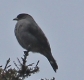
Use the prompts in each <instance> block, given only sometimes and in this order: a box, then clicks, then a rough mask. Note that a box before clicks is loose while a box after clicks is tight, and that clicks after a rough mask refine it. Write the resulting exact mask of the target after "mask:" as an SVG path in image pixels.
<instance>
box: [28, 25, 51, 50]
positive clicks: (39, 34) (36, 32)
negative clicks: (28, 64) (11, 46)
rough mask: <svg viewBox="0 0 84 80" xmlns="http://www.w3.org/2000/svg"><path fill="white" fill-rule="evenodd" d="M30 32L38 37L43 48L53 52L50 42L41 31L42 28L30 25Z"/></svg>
mask: <svg viewBox="0 0 84 80" xmlns="http://www.w3.org/2000/svg"><path fill="white" fill-rule="evenodd" d="M28 31H29V32H30V33H31V34H32V35H33V36H35V37H36V39H37V40H38V41H39V43H40V44H41V45H42V47H44V48H46V49H47V50H49V51H51V49H50V45H49V42H48V40H47V38H46V36H45V34H44V33H43V31H42V30H41V28H40V27H39V26H38V25H37V24H36V25H35V24H33V25H32V24H30V27H29V28H28Z"/></svg>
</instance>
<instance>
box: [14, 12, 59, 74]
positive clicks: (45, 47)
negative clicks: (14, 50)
mask: <svg viewBox="0 0 84 80" xmlns="http://www.w3.org/2000/svg"><path fill="white" fill-rule="evenodd" d="M13 20H15V21H17V23H16V25H15V29H14V33H15V36H16V39H17V41H18V43H19V44H20V45H21V46H22V47H23V48H24V49H26V50H27V51H28V49H29V51H31V52H33V53H40V54H42V55H43V56H45V57H46V58H47V59H48V61H49V63H50V64H51V66H52V68H53V70H54V71H55V72H56V71H57V69H58V65H57V63H56V60H55V59H54V57H53V55H52V52H51V48H50V44H49V41H48V39H47V37H46V36H45V34H44V32H43V31H42V29H41V28H40V27H39V25H38V24H37V23H36V21H35V20H34V18H33V17H32V16H31V15H30V14H27V13H20V14H18V15H17V17H16V18H14V19H13Z"/></svg>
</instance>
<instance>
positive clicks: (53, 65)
mask: <svg viewBox="0 0 84 80" xmlns="http://www.w3.org/2000/svg"><path fill="white" fill-rule="evenodd" d="M46 57H47V59H48V61H49V62H50V64H51V66H52V68H53V70H54V71H55V72H56V70H57V69H58V65H57V63H56V61H55V59H54V58H53V56H52V55H47V56H46Z"/></svg>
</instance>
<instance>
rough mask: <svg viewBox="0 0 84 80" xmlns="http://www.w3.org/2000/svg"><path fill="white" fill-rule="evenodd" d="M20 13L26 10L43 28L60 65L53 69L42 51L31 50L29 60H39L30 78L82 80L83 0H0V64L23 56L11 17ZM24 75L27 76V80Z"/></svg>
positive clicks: (36, 79) (83, 54) (83, 72)
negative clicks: (36, 69) (34, 72)
mask: <svg viewBox="0 0 84 80" xmlns="http://www.w3.org/2000/svg"><path fill="white" fill-rule="evenodd" d="M20 13H28V14H30V15H32V16H33V18H34V19H35V21H36V22H37V23H38V25H39V26H40V27H41V29H42V30H43V31H44V33H45V35H46V37H47V38H48V40H49V43H50V46H51V49H52V54H53V56H54V58H55V59H56V61H57V63H58V66H59V69H58V70H57V73H55V72H54V71H53V69H52V67H51V65H50V64H49V62H48V60H47V59H46V58H45V57H44V56H42V55H41V54H37V53H36V54H35V53H34V54H33V53H30V54H29V56H28V62H27V63H28V64H30V63H32V62H35V63H36V62H37V61H38V60H40V63H39V67H40V72H39V73H37V74H34V75H32V76H31V77H29V78H28V79H29V80H39V79H41V78H48V79H51V78H52V77H55V78H56V80H84V62H83V61H84V0H0V27H1V28H0V65H3V66H4V65H5V63H6V60H7V59H8V58H9V57H10V58H11V62H10V64H11V65H12V67H15V66H14V64H13V61H16V62H17V57H19V58H20V57H22V56H23V51H24V49H23V48H22V47H21V46H20V45H19V44H18V42H17V40H16V38H15V35H14V27H15V24H16V22H15V21H13V18H15V17H16V16H17V15H18V14H20ZM28 79H26V80H28Z"/></svg>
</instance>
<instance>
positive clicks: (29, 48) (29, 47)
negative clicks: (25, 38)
mask: <svg viewBox="0 0 84 80" xmlns="http://www.w3.org/2000/svg"><path fill="white" fill-rule="evenodd" d="M30 50H31V46H30V45H28V49H27V51H24V53H25V54H26V55H28V53H29V51H30Z"/></svg>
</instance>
